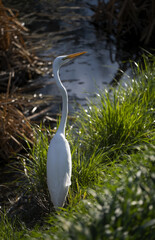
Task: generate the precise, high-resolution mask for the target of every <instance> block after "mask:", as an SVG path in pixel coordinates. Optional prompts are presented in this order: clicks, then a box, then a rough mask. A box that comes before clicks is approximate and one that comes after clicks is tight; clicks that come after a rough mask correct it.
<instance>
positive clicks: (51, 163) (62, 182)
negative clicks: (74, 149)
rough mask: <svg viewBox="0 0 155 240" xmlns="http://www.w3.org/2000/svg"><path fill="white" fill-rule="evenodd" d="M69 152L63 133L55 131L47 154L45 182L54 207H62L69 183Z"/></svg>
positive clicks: (70, 169)
mask: <svg viewBox="0 0 155 240" xmlns="http://www.w3.org/2000/svg"><path fill="white" fill-rule="evenodd" d="M71 171H72V166H71V153H70V147H69V144H68V141H67V140H66V139H65V136H64V134H63V133H59V132H57V133H56V135H55V136H54V137H53V139H52V140H51V142H50V146H49V149H48V155H47V184H48V189H49V192H50V197H51V200H52V202H53V204H54V206H55V207H62V206H63V204H64V202H65V199H66V196H67V193H68V189H69V186H70V185H71Z"/></svg>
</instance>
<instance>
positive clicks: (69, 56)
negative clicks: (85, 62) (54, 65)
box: [64, 52, 86, 60]
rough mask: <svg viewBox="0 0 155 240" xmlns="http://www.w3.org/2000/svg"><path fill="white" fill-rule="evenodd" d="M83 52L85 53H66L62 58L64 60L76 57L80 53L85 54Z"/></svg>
mask: <svg viewBox="0 0 155 240" xmlns="http://www.w3.org/2000/svg"><path fill="white" fill-rule="evenodd" d="M85 53H86V52H78V53H73V54H70V55H67V56H66V57H65V58H64V60H65V59H73V58H76V57H78V56H80V55H82V54H85Z"/></svg>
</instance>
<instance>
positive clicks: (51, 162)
mask: <svg viewBox="0 0 155 240" xmlns="http://www.w3.org/2000/svg"><path fill="white" fill-rule="evenodd" d="M84 53H85V52H80V53H75V54H70V55H65V56H59V57H57V58H56V59H55V60H54V62H53V73H54V78H55V81H56V84H57V87H58V89H59V91H60V93H61V95H62V103H63V105H62V118H61V122H60V125H59V128H58V131H57V133H56V134H55V136H54V137H53V138H52V140H51V142H50V146H49V149H48V154H47V185H48V190H49V193H50V197H51V201H52V203H53V205H54V207H55V208H57V207H62V206H63V205H64V203H65V199H66V196H67V193H68V189H69V186H70V185H71V172H72V162H71V152H70V147H69V143H68V141H67V139H66V138H65V127H66V121H67V114H68V95H67V91H66V89H65V87H64V86H63V84H62V82H61V80H60V76H59V69H60V67H61V66H62V65H63V64H65V63H67V62H69V61H70V60H71V59H73V58H75V57H77V56H80V55H82V54H84Z"/></svg>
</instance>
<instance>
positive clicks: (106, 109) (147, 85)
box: [75, 61, 155, 161]
mask: <svg viewBox="0 0 155 240" xmlns="http://www.w3.org/2000/svg"><path fill="white" fill-rule="evenodd" d="M144 62H145V61H144ZM154 65H155V64H154ZM137 72H138V74H139V75H138V76H137V75H136V76H135V77H134V79H131V81H130V82H129V83H128V85H127V86H126V87H122V86H121V85H120V86H119V87H118V88H117V89H112V91H111V92H108V91H107V90H105V91H100V93H99V94H98V98H97V101H96V102H97V104H96V103H94V102H93V101H92V102H89V104H88V107H87V109H82V110H81V112H80V113H79V117H78V119H77V123H76V126H77V130H78V134H77V135H78V139H79V141H80V143H81V146H82V148H83V153H85V154H86V156H90V155H91V154H92V152H94V148H95V149H96V150H97V152H100V153H104V154H106V155H107V156H106V157H105V158H103V161H113V160H114V159H115V158H116V157H117V155H118V154H119V155H124V154H126V153H129V152H130V151H131V150H132V149H133V148H134V146H136V145H138V144H142V143H145V144H147V143H150V142H151V141H152V138H153V136H154V134H152V130H153V124H154V122H153V121H154V109H155V94H154V92H155V72H154V71H152V65H151V66H150V68H149V66H148V65H147V64H146V67H145V71H144V70H141V69H140V66H139V65H138V67H137ZM75 141H76V140H75Z"/></svg>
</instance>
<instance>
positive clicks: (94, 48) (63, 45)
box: [8, 0, 120, 111]
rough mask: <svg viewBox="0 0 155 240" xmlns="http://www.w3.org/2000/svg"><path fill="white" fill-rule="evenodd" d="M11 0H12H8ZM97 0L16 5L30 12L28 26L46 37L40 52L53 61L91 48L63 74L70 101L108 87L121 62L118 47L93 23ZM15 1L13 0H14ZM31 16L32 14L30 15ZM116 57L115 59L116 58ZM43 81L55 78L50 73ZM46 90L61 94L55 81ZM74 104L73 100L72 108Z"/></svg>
mask: <svg viewBox="0 0 155 240" xmlns="http://www.w3.org/2000/svg"><path fill="white" fill-rule="evenodd" d="M8 2H9V0H8ZM97 2H98V1H97V0H93V1H88V0H83V1H79V0H72V1H67V0H64V1H62V0H57V1H52V0H51V1H47V0H42V1H34V0H30V1H28V2H27V1H22V3H21V1H18V0H16V1H14V7H16V8H17V9H19V10H20V14H21V16H24V15H25V14H27V18H24V19H25V23H26V26H28V27H29V28H30V31H32V32H33V33H35V34H36V35H38V38H36V41H37V39H38V41H39V40H40V38H42V39H44V40H45V43H44V47H43V48H42V50H40V52H38V55H39V56H41V57H44V59H45V60H48V61H51V60H52V61H53V59H54V56H55V57H56V56H59V55H65V54H71V53H74V52H80V51H87V53H86V54H84V55H82V56H81V57H79V58H77V59H75V60H74V61H73V62H71V63H70V64H68V65H66V66H63V67H62V69H61V71H60V76H61V79H62V82H63V84H64V86H65V87H66V89H67V91H68V95H69V100H70V102H72V103H73V101H75V102H78V103H80V104H82V105H85V103H86V100H85V99H86V97H89V98H91V97H93V96H94V94H95V93H96V92H98V89H105V88H107V87H108V84H109V83H110V82H111V81H112V80H113V78H114V77H115V75H116V73H117V71H118V69H119V68H120V62H119V61H116V54H117V52H116V47H115V46H114V45H112V44H109V42H108V41H107V39H106V38H105V37H103V36H102V37H100V36H98V33H97V32H96V29H95V27H94V25H93V24H91V16H92V15H93V11H92V10H91V9H90V7H89V5H88V4H97ZM10 5H12V3H11V4H10ZM29 16H30V17H29ZM112 59H113V60H112ZM39 81H43V82H44V81H46V82H49V81H50V82H51V83H53V82H54V79H53V78H52V77H50V76H49V75H47V76H43V77H40V78H39ZM39 92H41V93H42V94H49V95H59V93H58V89H57V87H56V85H55V84H48V85H47V86H46V85H45V87H44V88H43V89H41V90H39ZM71 105H72V104H69V109H70V111H71V110H72V107H71Z"/></svg>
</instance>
